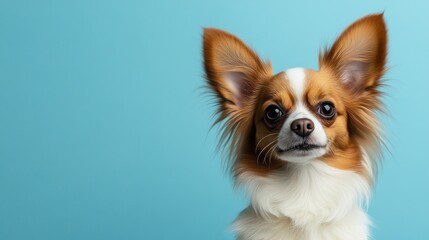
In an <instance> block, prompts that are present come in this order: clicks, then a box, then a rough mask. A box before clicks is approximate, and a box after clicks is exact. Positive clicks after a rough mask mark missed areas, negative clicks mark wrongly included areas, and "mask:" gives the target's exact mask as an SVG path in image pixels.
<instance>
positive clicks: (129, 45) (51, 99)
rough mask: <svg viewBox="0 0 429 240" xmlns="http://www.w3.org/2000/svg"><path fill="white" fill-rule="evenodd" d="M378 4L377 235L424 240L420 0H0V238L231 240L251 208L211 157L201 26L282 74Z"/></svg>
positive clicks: (426, 202) (427, 193)
mask: <svg viewBox="0 0 429 240" xmlns="http://www.w3.org/2000/svg"><path fill="white" fill-rule="evenodd" d="M383 10H384V11H385V18H386V21H387V25H388V27H389V36H390V55H389V66H390V71H389V73H388V74H387V76H386V77H387V79H388V80H389V81H388V83H389V85H390V87H389V88H387V89H386V91H387V92H388V97H387V98H386V102H387V106H388V108H389V110H390V115H391V116H392V118H388V117H383V121H384V123H385V125H384V126H385V130H386V132H387V136H388V139H389V140H390V150H391V154H389V153H387V154H386V159H385V162H384V166H383V167H382V169H381V174H380V176H379V181H378V184H377V187H376V190H375V193H374V198H373V201H372V204H371V208H370V210H369V212H370V214H371V216H372V217H373V219H374V223H375V225H376V228H375V229H374V230H373V232H374V236H375V239H429V233H428V229H429V218H428V216H429V187H428V183H429V174H428V169H429V151H428V149H429V140H428V136H429V127H427V124H428V123H429V114H428V109H427V104H428V100H427V99H428V91H429V78H428V67H429V63H428V56H429V47H428V43H429V15H428V14H427V12H428V10H429V4H428V3H427V1H413V3H412V4H411V3H407V1H388V2H386V1H369V0H365V1H285V0H279V1H227V0H224V1H211V2H203V1H197V0H195V1H161V0H157V1H155V0H154V1H124V0H122V1H106V0H100V1H87V0H79V1H77V0H74V1H54V0H52V1H45V0H43V1H20V0H13V1H12V0H10V1H5V0H3V1H1V2H0V239H2V240H9V239H11V240H14V239H43V240H49V239H64V240H65V239H130V240H131V239H148V240H149V239H187V240H193V239H195V240H200V239H213V240H217V239H232V238H233V236H232V234H231V233H230V232H229V230H228V225H229V224H230V222H231V221H232V220H233V219H234V218H235V216H236V215H237V213H238V212H239V211H240V210H241V209H242V208H243V207H244V206H245V205H246V200H245V199H244V198H243V197H241V196H240V195H239V194H235V193H234V192H233V190H232V185H231V182H230V179H229V177H228V176H227V175H225V174H224V173H223V170H222V167H221V164H220V162H221V158H222V157H221V155H219V154H216V153H215V145H216V130H214V131H211V132H209V127H210V125H211V123H212V121H213V119H212V118H211V114H212V113H213V112H214V109H213V108H209V107H207V106H208V99H207V97H205V96H204V95H201V92H202V90H201V88H200V87H201V86H202V85H203V78H202V76H203V71H202V63H201V33H202V31H201V30H202V27H205V26H207V27H217V28H221V29H224V30H227V31H230V32H232V33H234V34H236V35H237V36H239V37H240V38H242V39H243V40H244V41H246V42H247V43H248V44H249V45H250V46H252V47H253V48H254V49H255V50H256V51H257V52H258V53H259V54H260V55H261V56H262V57H264V58H270V59H271V60H272V62H273V67H274V70H275V71H276V72H278V71H280V70H283V69H286V68H289V67H296V66H302V67H310V68H316V67H317V54H318V50H319V48H320V47H321V46H324V45H326V44H329V43H332V41H333V40H334V38H335V37H336V36H337V34H339V33H340V32H341V31H342V30H343V29H344V28H345V27H346V26H347V25H348V24H350V23H351V22H353V21H354V20H356V19H357V18H359V17H362V16H364V15H366V14H369V13H373V12H379V11H383Z"/></svg>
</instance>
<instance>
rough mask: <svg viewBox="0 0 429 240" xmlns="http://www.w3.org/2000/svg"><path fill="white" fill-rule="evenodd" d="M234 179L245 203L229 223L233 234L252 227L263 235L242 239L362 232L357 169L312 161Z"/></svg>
mask: <svg viewBox="0 0 429 240" xmlns="http://www.w3.org/2000/svg"><path fill="white" fill-rule="evenodd" d="M237 180H238V183H240V184H243V185H245V187H246V189H247V194H248V196H249V198H250V202H251V206H250V207H249V208H248V209H247V210H245V211H243V213H242V214H241V215H240V216H239V217H238V218H237V220H236V222H235V223H234V226H233V227H234V229H235V230H236V231H237V232H238V233H239V232H245V233H249V232H253V231H256V230H258V231H256V232H255V234H256V233H258V234H263V235H262V236H260V237H259V238H243V239H272V240H275V239H285V238H283V237H282V236H289V238H286V239H318V238H313V237H312V236H309V234H310V235H311V234H316V235H326V236H327V238H320V239H336V238H333V237H334V236H337V235H338V234H339V233H341V231H339V230H338V229H341V228H346V229H347V230H346V231H348V232H350V231H353V228H356V227H357V228H360V231H363V228H364V229H366V225H367V224H368V220H367V217H366V214H365V213H364V212H363V211H362V210H361V207H360V206H361V205H362V202H364V201H366V200H367V199H368V197H369V190H370V188H369V185H368V182H367V181H366V180H365V179H364V178H363V177H362V176H360V175H359V174H357V173H354V172H351V171H342V170H338V169H334V168H331V167H329V166H328V165H326V164H324V163H322V162H319V161H314V162H312V163H309V164H306V165H288V168H285V169H282V170H281V171H278V172H276V173H273V174H271V175H269V176H266V177H260V176H251V175H242V176H240V177H239V178H238V179H237ZM353 225H354V227H353ZM359 226H360V227H359ZM334 230H335V231H336V232H339V233H335V232H333V231H334ZM363 232H366V230H365V231H363ZM273 234H274V235H273ZM277 234H278V235H279V236H278V237H276V235H277ZM288 234H289V235H288ZM290 234H292V235H290ZM239 235H240V234H239ZM265 235H266V237H265ZM358 235H361V234H358ZM301 237H302V238H301ZM343 239H348V238H343ZM356 239H365V238H356Z"/></svg>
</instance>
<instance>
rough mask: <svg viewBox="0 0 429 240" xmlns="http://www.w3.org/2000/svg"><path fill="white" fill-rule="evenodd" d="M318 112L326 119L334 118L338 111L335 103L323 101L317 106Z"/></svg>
mask: <svg viewBox="0 0 429 240" xmlns="http://www.w3.org/2000/svg"><path fill="white" fill-rule="evenodd" d="M317 113H318V114H319V115H320V116H322V117H323V118H325V119H332V118H334V117H335V114H336V113H337V112H336V111H335V107H334V104H333V103H331V102H322V103H321V104H319V107H318V108H317Z"/></svg>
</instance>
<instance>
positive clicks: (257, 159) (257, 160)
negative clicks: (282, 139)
mask: <svg viewBox="0 0 429 240" xmlns="http://www.w3.org/2000/svg"><path fill="white" fill-rule="evenodd" d="M275 143H276V140H274V141H272V142H270V143H269V144H267V146H265V147H264V148H263V149H262V150H261V152H260V153H259V154H258V157H257V158H256V163H259V157H260V156H261V154H262V153H263V152H264V150H265V149H266V148H267V147H270V146H271V145H272V144H275Z"/></svg>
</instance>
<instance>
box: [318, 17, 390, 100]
mask: <svg viewBox="0 0 429 240" xmlns="http://www.w3.org/2000/svg"><path fill="white" fill-rule="evenodd" d="M386 55H387V30H386V25H385V23H384V20H383V14H375V15H369V16H366V17H364V18H361V19H359V20H357V21H356V22H354V23H353V24H352V25H350V26H349V27H348V28H347V29H346V30H345V31H344V32H343V33H342V34H341V36H340V37H338V39H337V40H336V41H335V43H334V45H333V46H332V47H331V49H327V50H325V52H324V53H323V54H321V55H320V56H319V64H320V68H324V67H329V68H332V69H333V70H334V72H335V73H336V74H337V76H338V77H339V79H340V80H341V83H342V84H343V86H345V88H347V89H348V90H350V91H351V93H353V94H360V93H362V92H363V91H365V90H366V89H367V88H368V87H369V88H371V87H377V85H378V82H379V80H380V78H381V76H382V75H383V74H384V71H385V63H386Z"/></svg>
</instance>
